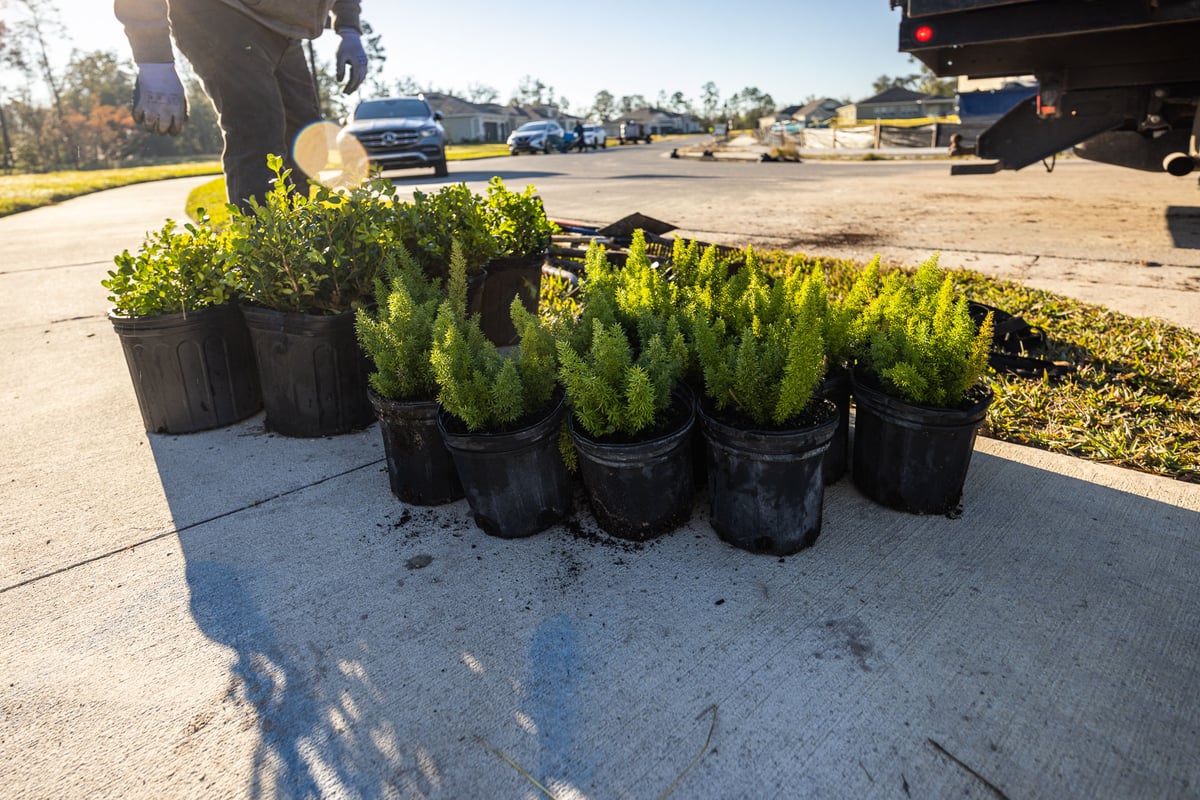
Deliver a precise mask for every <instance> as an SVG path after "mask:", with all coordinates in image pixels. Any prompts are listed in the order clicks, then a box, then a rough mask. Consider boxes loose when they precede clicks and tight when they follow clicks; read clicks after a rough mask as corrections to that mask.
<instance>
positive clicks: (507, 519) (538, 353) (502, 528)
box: [430, 244, 573, 539]
mask: <svg viewBox="0 0 1200 800" xmlns="http://www.w3.org/2000/svg"><path fill="white" fill-rule="evenodd" d="M509 313H510V314H511V316H512V320H513V325H514V327H515V328H516V330H517V333H518V344H517V346H516V347H515V348H514V351H513V352H510V353H507V354H501V353H500V352H499V351H498V350H497V349H496V346H495V345H494V344H493V343H492V342H490V341H488V339H487V337H485V336H484V334H483V330H482V329H481V328H480V326H479V317H478V316H477V315H470V316H469V315H468V314H467V277H466V264H465V260H464V258H463V255H462V251H461V250H460V249H459V247H458V245H457V244H455V245H454V246H453V250H452V255H451V259H450V283H449V287H448V298H447V299H446V300H445V301H443V302H442V304H441V306H440V307H439V308H438V314H437V318H436V319H435V321H434V331H433V345H432V351H431V353H430V362H431V364H432V365H433V373H434V377H435V379H436V380H437V384H438V403H439V405H440V406H441V408H440V410H439V411H438V428H439V430H440V431H441V434H442V439H443V441H445V443H446V448H447V449H448V450H449V451H450V455H451V457H452V458H453V459H454V464H455V467H456V468H457V469H458V475H459V478H460V479H461V480H462V486H463V490H464V492H465V493H466V496H467V502H468V503H469V504H470V506H471V512H472V514H473V515H474V517H475V522H476V524H477V525H478V526H479V527H480V528H482V529H483V531H484V532H485V533H488V534H490V535H492V536H499V537H501V538H504V539H515V538H518V537H524V536H531V535H533V534H535V533H537V532H538V531H541V530H544V529H546V528H548V527H549V526H551V525H553V524H554V523H556V522H559V521H560V520H562V519H563V518H565V517H566V516H567V515H568V514H570V512H571V496H572V493H573V489H572V487H571V480H570V476H569V475H568V473H567V468H566V465H565V464H564V463H563V459H562V455H561V454H560V452H559V444H558V442H559V434H560V431H561V430H562V419H563V411H564V401H563V393H562V390H561V389H559V387H558V382H557V378H556V367H557V365H556V363H555V354H554V339H553V336H552V335H551V334H550V332H549V331H548V330H547V329H546V328H545V327H544V326H543V324H542V323H541V321H540V320H539V319H538V318H537V316H536V315H534V314H530V313H529V312H528V311H526V310H525V307H524V306H523V305H522V304H521V301H520V299H517V298H514V299H513V302H512V305H511V306H510V307H509Z"/></svg>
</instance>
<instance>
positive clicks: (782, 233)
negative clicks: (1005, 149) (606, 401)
mask: <svg viewBox="0 0 1200 800" xmlns="http://www.w3.org/2000/svg"><path fill="white" fill-rule="evenodd" d="M671 149H672V146H671V143H658V142H656V143H655V144H654V145H651V146H649V147H647V146H640V147H637V148H620V149H619V148H609V151H608V152H603V151H602V152H599V153H595V154H592V153H588V154H579V155H570V156H552V157H541V158H528V159H524V160H520V161H517V160H504V161H496V160H489V162H488V167H489V168H488V169H487V171H482V170H481V171H480V172H479V173H478V176H477V177H476V176H475V175H473V174H472V173H471V172H470V171H469V169H470V168H469V167H466V168H464V169H463V170H462V171H461V172H459V171H456V174H454V175H452V176H451V177H452V178H454V179H457V180H467V181H469V182H472V183H474V182H475V181H476V180H478V181H479V183H480V185H481V186H482V185H483V184H484V183H485V182H486V180H487V179H488V178H490V177H491V175H492V174H495V172H496V171H497V168H498V167H499V168H501V169H500V170H499V171H500V174H501V175H502V176H503V177H504V179H505V181H506V182H507V183H509V184H510V185H516V186H523V185H525V184H526V183H530V182H532V183H534V184H535V185H536V186H537V187H538V190H539V193H540V194H541V195H542V197H543V198H544V199H545V201H546V206H547V209H548V210H549V211H550V213H551V215H552V216H559V217H568V218H574V219H581V220H589V221H596V222H611V221H613V220H615V219H618V218H620V217H622V216H624V215H625V214H628V213H630V212H633V211H641V212H643V213H646V214H649V215H650V216H653V217H656V218H658V219H661V220H665V221H667V222H670V223H673V224H675V225H677V226H678V231H677V232H676V233H677V235H685V236H689V237H694V238H699V239H703V240H707V241H714V242H721V243H725V244H735V245H742V244H746V243H753V244H756V245H763V246H768V247H781V248H784V249H788V250H794V251H800V252H805V253H809V254H814V255H817V254H819V255H829V256H835V257H853V258H870V257H872V256H873V255H875V254H876V253H879V254H882V255H883V256H884V258H885V259H888V260H892V261H898V262H903V263H915V262H918V261H920V260H922V259H924V258H926V257H928V256H929V255H930V254H931V253H933V252H935V251H939V252H940V253H941V255H942V263H943V264H945V265H946V266H951V267H953V266H965V267H969V268H972V269H977V270H979V271H981V272H985V273H988V274H993V275H998V276H1003V277H1009V278H1013V279H1017V280H1020V281H1021V282H1023V283H1025V284H1027V285H1030V286H1035V287H1038V288H1043V289H1049V290H1052V291H1056V292H1060V293H1062V294H1066V295H1068V296H1072V297H1076V298H1078V299H1081V300H1085V301H1088V302H1094V303H1098V304H1101V305H1106V306H1108V307H1110V308H1113V309H1114V310H1118V311H1122V312H1125V313H1128V314H1133V315H1137V316H1159V317H1162V318H1164V319H1167V320H1170V321H1171V322H1174V323H1176V324H1180V325H1185V326H1188V327H1191V328H1193V329H1197V330H1200V190H1198V189H1197V183H1196V180H1195V178H1194V177H1186V178H1174V177H1171V176H1168V175H1165V174H1152V173H1144V172H1137V171H1133V170H1127V169H1120V168H1117V167H1111V166H1107V165H1102V164H1095V163H1092V162H1087V161H1083V160H1080V159H1075V158H1068V159H1061V160H1060V161H1059V162H1058V164H1057V167H1056V168H1055V170H1054V172H1053V173H1047V172H1046V170H1044V169H1043V168H1042V167H1041V166H1033V167H1028V168H1026V169H1024V170H1021V171H1019V172H1005V173H1000V174H996V175H978V176H951V175H950V174H949V172H950V166H949V163H948V162H947V161H945V160H940V159H939V160H911V159H910V160H903V161H871V162H864V161H829V160H818V159H806V160H805V161H804V162H803V163H800V164H787V163H779V164H761V163H754V162H719V161H718V162H713V161H700V160H696V159H671V158H669V153H670V150H671Z"/></svg>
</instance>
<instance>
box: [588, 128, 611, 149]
mask: <svg viewBox="0 0 1200 800" xmlns="http://www.w3.org/2000/svg"><path fill="white" fill-rule="evenodd" d="M583 144H584V146H586V147H590V148H592V149H593V150H595V149H596V148H597V147H604V148H607V147H608V131H607V130H605V128H604V126H603V125H584V126H583Z"/></svg>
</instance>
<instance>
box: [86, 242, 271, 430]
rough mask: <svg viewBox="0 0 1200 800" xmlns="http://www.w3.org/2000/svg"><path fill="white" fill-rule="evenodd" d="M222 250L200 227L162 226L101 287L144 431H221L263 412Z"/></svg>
mask: <svg viewBox="0 0 1200 800" xmlns="http://www.w3.org/2000/svg"><path fill="white" fill-rule="evenodd" d="M226 244H227V242H226V240H225V239H224V237H222V236H221V235H219V234H218V233H216V232H215V231H214V230H213V229H212V228H210V227H209V226H208V225H206V224H201V225H199V226H194V225H186V226H185V227H184V229H183V230H177V229H176V227H175V223H174V222H171V221H168V222H167V223H166V224H165V225H164V226H163V227H162V229H161V230H159V231H158V232H157V233H154V234H150V235H148V236H147V237H146V240H145V241H144V243H143V244H142V246H141V248H140V249H139V250H138V252H137V253H136V254H130V253H129V251H128V250H126V251H124V252H122V253H121V254H120V255H119V256H117V257H116V258H115V259H114V262H115V269H113V270H110V271H109V273H108V278H107V279H105V280H103V281H101V284H102V285H103V286H104V288H106V289H107V290H108V291H109V296H108V299H109V301H110V302H111V303H112V304H113V306H112V309H111V310H110V311H109V315H108V316H109V320H110V321H111V322H112V325H113V329H114V330H115V331H116V333H117V336H118V337H119V338H120V340H121V348H122V350H123V351H124V354H125V362H126V365H127V366H128V368H129V374H130V378H131V379H132V380H133V388H134V393H135V395H136V396H137V402H138V408H139V410H140V411H141V415H142V422H143V424H144V426H145V429H146V430H147V431H148V432H152V433H191V432H194V431H200V430H206V429H209V428H217V427H222V426H224V425H229V424H231V423H233V422H236V421H238V420H240V419H244V418H245V417H247V416H249V415H251V414H253V413H255V412H256V411H258V410H259V409H260V408H261V407H262V395H261V392H260V389H259V381H258V374H257V371H256V367H255V360H254V352H253V348H252V346H251V342H250V337H249V335H248V333H247V331H246V325H245V323H244V322H243V320H242V315H241V313H240V312H239V311H238V308H237V306H236V305H235V304H234V303H233V302H232V301H233V299H234V297H235V291H236V288H235V284H236V276H235V275H233V274H232V273H231V272H230V268H229V266H230V260H229V259H228V258H227V256H228V251H227V247H226Z"/></svg>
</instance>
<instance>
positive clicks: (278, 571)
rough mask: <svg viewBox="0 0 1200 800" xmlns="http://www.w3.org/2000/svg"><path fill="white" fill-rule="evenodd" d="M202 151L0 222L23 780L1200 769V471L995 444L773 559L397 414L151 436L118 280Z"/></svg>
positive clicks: (1156, 778)
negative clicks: (421, 455)
mask: <svg viewBox="0 0 1200 800" xmlns="http://www.w3.org/2000/svg"><path fill="white" fill-rule="evenodd" d="M588 157H590V156H588V155H583V156H579V158H588ZM505 166H507V162H505ZM803 166H804V165H802V166H801V168H803ZM201 180H202V179H201ZM197 182H198V181H197V180H196V179H189V180H182V181H172V182H166V183H161V184H148V185H142V186H134V187H128V188H125V189H119V190H115V191H111V192H105V193H103V194H98V195H93V196H90V197H85V198H80V199H77V200H73V201H70V202H68V203H64V204H62V205H60V206H56V207H53V208H47V209H42V210H39V211H35V212H30V213H27V214H22V215H17V216H15V217H8V218H4V219H0V312H2V313H0V319H2V320H3V323H2V324H0V353H2V354H3V364H4V370H3V374H4V376H5V386H4V391H3V392H2V393H0V437H2V440H3V441H4V443H5V445H6V446H5V447H4V448H3V450H2V451H0V470H2V472H0V474H3V475H4V476H5V480H4V483H3V487H4V488H3V495H2V500H3V502H0V537H2V538H0V643H2V647H0V680H2V683H0V763H3V764H4V785H5V790H4V794H5V795H6V796H11V797H21V798H26V797H28V798H68V797H69V798H76V797H78V798H85V797H86V798H96V797H120V798H142V797H144V798H161V797H164V796H165V797H172V798H174V797H364V798H366V797H413V798H415V797H430V798H505V797H512V798H535V797H541V796H544V795H543V794H542V792H541V790H540V789H538V788H536V787H535V785H534V783H533V781H534V780H536V781H537V782H538V783H540V784H541V785H542V786H544V787H546V789H548V790H549V791H550V792H551V793H553V794H554V795H555V796H557V797H560V798H568V797H575V798H580V797H587V798H644V797H649V798H653V797H659V796H660V795H661V794H662V793H663V792H664V791H666V790H668V789H672V790H673V795H672V796H676V797H686V798H763V797H778V798H793V797H881V798H882V797H896V798H901V797H904V798H907V797H944V796H951V795H953V796H966V797H978V798H996V797H1010V798H1019V797H1055V798H1057V797H1081V798H1082V797H1087V798H1094V797H1101V798H1104V797H1108V798H1139V797H1145V798H1160V797H1189V796H1195V795H1196V794H1197V793H1198V792H1200V751H1198V750H1197V747H1196V743H1197V741H1200V737H1198V733H1200V730H1198V724H1200V723H1198V722H1197V720H1198V719H1200V693H1198V692H1197V691H1196V686H1197V685H1200V595H1198V594H1197V591H1196V578H1195V576H1196V575H1197V574H1200V487H1198V486H1196V485H1191V484H1184V483H1180V482H1176V481H1171V480H1166V479H1162V478H1157V477H1153V476H1148V475H1144V474H1140V473H1136V472H1132V471H1128V470H1121V469H1116V468H1112V467H1107V466H1103V465H1097V464H1092V463H1089V462H1084V461H1079V460H1076V459H1072V458H1067V457H1063V456H1055V455H1051V454H1048V453H1044V452H1040V451H1035V450H1030V449H1027V448H1022V447H1016V446H1013V445H1008V444H1004V443H1001V442H995V441H987V440H981V441H980V442H979V445H978V449H977V453H976V458H975V461H974V462H973V465H972V471H971V475H970V478H969V480H968V484H967V487H966V492H965V511H964V514H963V515H962V517H961V518H959V519H954V520H951V519H946V518H941V517H937V518H928V517H915V516H909V515H905V514H899V513H895V512H891V511H887V510H884V509H882V508H879V507H877V506H875V505H873V504H872V503H870V502H869V501H867V500H865V499H864V498H863V497H861V496H860V495H859V494H858V493H857V492H856V491H855V490H854V488H853V487H852V485H851V484H850V483H849V481H848V480H843V481H842V482H841V483H839V484H836V485H835V486H833V487H831V489H830V491H829V492H828V494H827V498H826V507H825V522H824V529H823V533H822V535H821V538H820V539H819V540H818V542H817V543H816V545H815V546H814V547H813V548H812V549H810V550H808V551H805V552H803V553H802V554H799V555H797V556H792V557H788V558H784V559H777V558H772V557H763V556H755V555H751V554H749V553H745V552H742V551H739V550H735V549H733V548H731V547H728V546H726V545H724V544H723V543H722V542H721V541H720V540H718V539H717V537H716V536H715V534H714V533H713V532H712V530H711V529H710V528H709V526H708V525H707V522H706V518H705V508H704V504H703V502H700V503H698V505H697V508H696V513H695V515H694V517H693V519H692V521H691V522H690V524H688V525H687V526H686V527H685V528H683V529H681V530H679V531H677V532H675V533H674V534H672V535H670V536H667V537H665V538H663V539H660V540H658V541H655V542H653V543H650V544H647V545H644V546H632V545H629V544H626V543H623V542H619V541H616V540H612V539H609V538H608V537H606V536H605V535H604V534H602V533H600V532H599V531H598V530H597V528H596V525H595V522H594V520H593V519H592V517H591V515H590V514H589V513H588V511H587V509H586V504H585V502H584V501H583V499H582V496H577V506H578V511H577V513H576V515H575V516H574V518H573V519H572V520H571V521H569V522H568V523H567V524H564V525H561V526H557V527H555V528H552V529H550V530H549V531H547V532H545V533H543V534H540V535H538V536H535V537H533V538H530V539H526V540H522V541H515V542H508V541H501V540H497V539H492V538H489V537H488V536H486V535H484V534H483V533H482V532H481V531H479V530H478V529H477V528H476V527H475V526H474V525H473V523H472V522H471V520H470V517H469V514H468V511H467V508H466V505H465V503H464V502H461V501H460V502H459V503H455V504H452V505H449V506H444V507H440V508H436V509H421V508H415V507H408V506H405V505H404V504H402V503H400V502H398V501H397V500H395V499H394V498H393V497H392V496H391V494H390V492H389V489H388V482H387V477H386V473H385V467H384V463H383V453H382V446H381V442H380V440H379V434H378V431H377V430H376V429H375V427H374V426H372V427H371V428H368V429H367V430H365V431H362V432H360V433H355V434H351V435H347V436H341V437H336V438H329V439H320V440H294V439H286V438H284V437H280V436H276V435H273V434H271V433H269V432H267V431H265V430H264V429H263V425H262V418H261V416H259V417H255V418H251V419H250V420H248V421H247V422H244V423H242V424H239V425H235V426H232V427H230V428H227V429H224V430H218V431H212V432H207V433H201V434H194V435H190V436H159V435H147V434H146V433H144V432H143V431H142V429H141V420H140V417H139V415H138V411H137V408H136V403H135V400H134V396H133V392H132V388H131V385H130V381H129V376H128V374H127V372H126V368H125V364H124V362H123V359H122V356H121V351H120V347H119V344H118V342H117V339H116V336H115V334H114V333H113V332H112V330H111V326H110V324H109V323H108V321H107V320H106V319H105V318H104V311H105V301H104V290H103V289H102V288H101V287H100V286H99V280H100V279H101V277H103V275H104V273H105V271H106V270H107V268H108V265H109V262H110V259H111V256H112V254H113V253H114V252H116V251H117V250H119V249H121V248H122V247H134V246H136V245H137V244H138V242H139V240H140V237H141V233H142V231H144V230H146V229H148V228H153V227H157V226H158V225H159V224H160V223H161V220H162V219H163V217H164V216H167V215H173V214H175V213H177V210H178V209H179V208H180V207H181V204H182V200H183V197H184V196H185V195H186V192H187V190H188V189H189V188H190V187H191V186H193V185H195V184H196V183H197ZM518 185H521V184H518ZM545 194H546V197H547V202H548V204H549V206H550V212H551V213H552V214H554V215H560V216H581V214H579V210H580V209H582V208H583V207H584V205H585V201H586V199H587V198H586V197H580V198H578V199H577V200H575V201H572V202H571V203H568V202H566V201H565V200H561V201H560V198H561V197H563V196H564V195H565V194H566V192H565V190H563V191H562V194H560V190H559V189H553V190H551V191H547V192H546V193H545ZM606 202H611V201H606ZM625 207H626V208H627V209H628V210H630V211H632V210H643V211H646V212H647V213H651V211H652V209H647V208H643V207H642V206H641V204H640V203H639V202H638V198H636V197H628V198H626V204H625ZM710 734H711V739H710V738H709V737H710ZM706 744H707V745H708V746H707V748H705V745H706ZM702 750H703V751H704V755H703V756H702V757H701V758H699V760H698V762H697V763H696V764H695V766H694V767H692V768H691V770H690V771H687V772H686V774H684V773H685V770H686V768H687V767H688V765H689V764H690V763H691V762H692V761H693V759H694V758H696V757H697V756H698V754H700V753H701V751H702ZM523 773H524V774H523ZM681 776H682V777H681Z"/></svg>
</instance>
